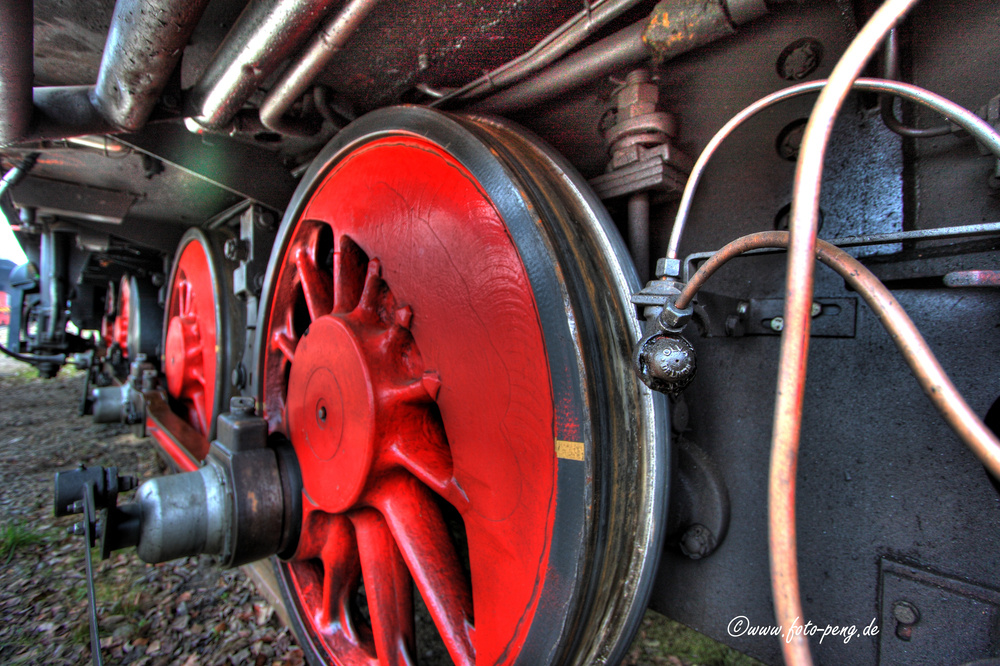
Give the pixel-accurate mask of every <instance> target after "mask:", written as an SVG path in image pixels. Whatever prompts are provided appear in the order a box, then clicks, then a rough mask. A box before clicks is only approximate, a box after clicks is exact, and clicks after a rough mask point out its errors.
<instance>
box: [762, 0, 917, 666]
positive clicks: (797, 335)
mask: <svg viewBox="0 0 1000 666" xmlns="http://www.w3.org/2000/svg"><path fill="white" fill-rule="evenodd" d="M917 2H918V0H886V1H885V2H884V3H883V4H882V6H881V7H879V8H878V9H877V10H876V11H875V13H874V14H873V15H872V17H871V19H869V20H868V22H867V23H866V24H865V26H864V27H863V28H862V29H861V30H860V32H858V35H857V36H856V37H855V38H854V40H853V41H851V43H850V45H849V46H848V47H847V50H846V51H845V52H844V55H843V56H841V58H840V60H839V61H838V62H837V65H836V66H835V67H834V68H833V72H832V73H831V74H830V78H829V80H828V81H827V84H826V86H824V87H823V91H822V92H821V93H820V94H819V98H818V99H817V100H816V105H815V106H814V107H813V111H812V113H811V114H810V115H809V122H808V123H807V124H806V130H805V134H804V136H803V137H802V146H801V148H800V149H799V159H798V163H797V164H796V167H795V184H794V187H793V195H792V211H791V214H790V216H789V228H790V231H791V237H790V241H789V251H788V269H787V272H786V275H785V313H784V320H785V328H784V331H783V332H782V336H781V351H780V355H779V358H778V385H777V388H776V390H775V393H776V397H775V405H774V426H773V427H772V430H771V465H770V473H769V477H768V484H767V485H768V492H767V495H768V552H769V553H770V560H771V589H772V592H773V596H774V609H775V616H776V619H777V621H778V624H779V625H781V626H782V628H783V629H785V631H786V632H787V633H786V635H785V641H784V642H783V643H782V652H783V653H784V657H785V662H786V663H788V664H792V665H801V666H807V665H808V666H811V665H812V655H811V654H810V652H809V640H808V638H807V637H806V636H805V635H804V632H802V631H797V632H795V633H794V635H793V633H792V629H793V627H794V625H795V623H796V622H803V621H804V620H803V619H802V618H803V614H802V600H801V597H800V594H799V568H798V560H797V556H796V548H797V547H796V536H795V473H796V470H797V467H798V456H799V437H800V435H801V427H802V404H803V401H804V399H805V383H806V366H807V360H808V354H809V327H810V324H811V313H812V301H813V269H814V264H815V254H816V232H817V229H818V226H819V223H818V220H819V195H820V184H821V181H822V178H823V158H824V156H825V155H826V147H827V144H828V143H829V141H830V134H831V133H832V131H833V124H834V121H836V119H837V114H838V113H839V112H840V108H841V106H842V105H843V103H844V100H845V99H846V98H847V94H848V93H849V92H850V91H851V88H852V86H853V84H854V80H855V79H856V78H858V75H859V74H860V73H861V70H862V69H863V68H864V66H865V65H866V64H867V63H868V61H869V59H871V56H872V54H873V53H874V52H875V51H876V50H877V49H878V47H879V44H881V42H882V40H883V39H884V38H885V35H886V33H887V32H889V30H890V29H892V27H893V26H894V25H895V24H896V23H897V22H898V21H899V20H900V19H901V18H902V17H903V16H904V15H905V14H906V12H908V11H909V10H910V9H911V8H912V7H913V6H914V5H915V4H917Z"/></svg>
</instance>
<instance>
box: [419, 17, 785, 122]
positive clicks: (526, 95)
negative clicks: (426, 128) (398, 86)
mask: <svg viewBox="0 0 1000 666" xmlns="http://www.w3.org/2000/svg"><path fill="white" fill-rule="evenodd" d="M731 8H735V9H736V11H735V12H732V11H731ZM766 11H767V7H766V5H764V3H763V2H759V1H758V0H728V1H725V0H705V1H704V2H697V3H692V2H689V1H687V0H663V1H661V2H659V3H658V4H657V5H656V7H655V8H654V9H653V13H652V14H651V15H650V16H649V17H648V18H647V19H645V20H642V21H639V22H638V23H635V24H633V25H631V26H629V27H627V28H625V29H624V30H620V31H619V32H616V33H615V34H613V35H611V36H609V37H606V38H604V39H602V40H601V41H599V42H597V43H595V44H592V45H590V46H588V47H586V48H584V49H582V50H580V51H578V52H577V53H574V54H573V55H570V56H567V57H566V58H565V59H563V60H562V61H560V62H558V63H556V64H554V65H552V66H551V67H549V68H548V69H545V70H542V71H541V73H539V74H537V75H535V76H533V77H532V78H530V79H527V80H525V81H522V82H521V83H519V84H517V85H515V86H512V87H510V88H508V89H507V90H504V91H503V92H500V93H497V94H496V95H493V96H492V97H487V98H486V99H484V100H482V101H480V102H477V103H476V104H473V105H472V107H471V109H472V110H473V111H479V112H483V113H501V114H502V113H510V112H513V111H518V110H520V109H524V108H526V107H529V106H535V105H537V104H542V103H544V102H548V101H550V100H552V99H554V98H556V97H558V96H559V95H562V94H563V93H566V92H568V91H570V90H573V89H574V88H577V87H579V86H581V85H583V84H585V83H587V82H589V81H592V80H594V79H597V78H600V77H601V76H604V75H607V74H610V73H611V72H614V71H615V70H618V69H622V68H625V67H632V66H635V65H637V64H638V63H640V62H642V61H644V60H646V59H647V58H649V57H650V56H653V57H654V58H655V59H656V61H657V62H663V61H664V60H669V59H670V58H674V57H676V56H679V55H681V54H683V53H687V52H688V51H691V50H693V49H695V48H698V47H699V46H704V45H705V44H709V43H711V42H714V41H715V40H717V39H719V38H720V37H725V36H727V35H731V34H733V33H734V32H735V25H734V23H733V21H732V19H731V18H730V16H731V15H735V16H738V17H739V19H740V21H749V20H751V19H753V18H757V17H758V16H761V15H763V14H764V13H766ZM576 43H579V42H575V43H573V44H569V45H568V46H566V45H565V44H563V43H559V46H558V48H556V49H555V56H554V57H552V60H555V58H556V57H558V56H559V55H562V54H563V53H565V52H567V51H568V50H569V49H570V48H572V46H573V45H575V44H576ZM564 46H565V47H566V48H565V49H564V50H559V49H563V47H564ZM530 53H531V52H529V54H530ZM526 55H527V54H526ZM541 57H543V58H548V57H549V56H548V54H544V55H543V56H541ZM527 64H531V63H530V61H529V63H526V65H527ZM541 64H542V65H544V64H547V63H546V61H545V60H542V61H541ZM532 66H533V64H532ZM536 69H537V68H536ZM520 71H521V70H520V69H518V70H515V72H520ZM460 90H461V89H460ZM448 98H449V96H445V97H444V98H442V99H440V100H436V101H435V102H434V103H433V105H435V106H436V105H438V104H441V103H443V102H444V101H445V100H446V99H448Z"/></svg>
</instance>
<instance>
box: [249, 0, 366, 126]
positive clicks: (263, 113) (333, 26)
mask: <svg viewBox="0 0 1000 666" xmlns="http://www.w3.org/2000/svg"><path fill="white" fill-rule="evenodd" d="M378 3H379V0H348V1H347V3H346V4H345V5H344V6H343V7H342V8H341V9H340V11H338V12H337V13H336V14H335V15H334V16H333V17H332V18H331V19H330V20H328V21H327V22H326V24H325V25H324V26H323V27H322V28H321V29H320V31H319V32H318V33H317V34H316V36H315V37H313V38H312V41H310V42H309V46H307V47H306V50H305V52H304V53H303V54H302V56H301V57H300V58H299V59H298V61H296V62H295V64H293V65H292V66H291V67H289V68H288V70H287V71H286V72H285V73H284V74H282V76H281V78H280V79H279V80H278V82H277V83H276V84H274V87H273V88H271V91H270V92H269V93H268V94H267V97H266V98H264V103H263V104H261V105H260V121H261V122H262V123H263V124H264V126H265V127H267V128H268V129H270V130H272V131H274V132H278V133H280V134H289V135H293V136H312V135H314V134H316V131H315V128H313V127H309V126H308V125H307V124H306V123H302V122H293V121H292V120H289V119H286V118H284V115H285V113H286V112H287V111H288V109H289V108H291V106H292V104H294V103H295V100H297V99H298V98H299V97H301V96H302V95H303V94H305V92H306V90H308V89H309V86H310V85H312V82H313V80H314V79H315V78H316V76H317V75H319V73H320V72H322V71H323V69H324V68H325V67H326V66H327V65H328V64H329V62H330V60H331V59H333V57H334V56H335V55H337V53H339V52H340V50H341V49H342V48H343V47H344V44H346V43H347V40H348V39H349V38H350V37H351V35H353V34H354V33H355V31H357V29H358V27H359V26H360V25H361V23H362V22H363V21H364V20H365V17H367V16H368V14H370V13H371V11H372V10H373V9H375V6H376V5H377V4H378Z"/></svg>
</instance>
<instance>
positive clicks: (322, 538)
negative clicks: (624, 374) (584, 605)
mask: <svg viewBox="0 0 1000 666" xmlns="http://www.w3.org/2000/svg"><path fill="white" fill-rule="evenodd" d="M276 280H277V282H276V287H275V289H274V291H273V294H274V296H273V297H272V302H271V303H270V311H269V316H268V321H267V327H268V328H267V330H266V337H265V340H266V344H267V348H266V351H265V356H264V367H263V368H262V372H263V376H262V382H263V387H264V395H263V398H264V411H265V417H266V418H267V419H268V421H269V424H270V426H271V429H272V430H277V431H279V432H281V433H283V434H285V435H286V436H287V437H288V438H289V439H290V440H291V442H292V444H293V446H294V448H295V452H296V454H297V456H298V459H299V463H300V465H301V468H302V476H303V484H304V497H303V500H304V501H303V504H304V510H303V514H304V515H303V529H302V535H301V540H300V544H299V548H298V551H297V552H296V554H295V556H294V558H293V559H292V561H291V562H290V564H289V565H288V566H289V567H290V572H291V577H292V581H293V583H294V588H295V591H296V593H297V594H298V597H299V605H300V610H301V614H302V616H303V622H306V623H310V624H311V626H312V630H313V632H314V633H315V634H316V635H317V636H318V637H319V640H320V642H321V643H322V644H323V646H324V647H325V649H326V651H327V653H328V656H329V658H330V659H331V661H333V662H335V663H338V664H372V663H380V664H396V663H410V662H409V661H408V660H410V659H412V652H411V650H412V644H413V611H412V599H411V589H412V588H411V580H412V581H414V582H415V583H416V588H417V590H418V591H419V593H420V594H421V596H422V597H423V599H424V601H425V603H426V605H427V607H428V609H429V610H430V614H431V616H432V618H433V619H434V622H435V624H436V626H437V627H438V630H439V632H440V633H441V635H442V638H443V639H444V642H445V644H446V645H447V647H448V650H449V653H450V655H451V657H452V659H453V660H454V661H455V663H457V664H472V663H479V664H498V663H510V662H512V661H513V660H514V658H515V657H516V656H517V654H518V652H519V650H520V648H521V645H522V644H523V641H524V638H525V635H526V633H527V629H528V627H529V626H530V625H531V623H532V620H533V619H534V615H535V612H536V610H537V608H536V607H537V603H538V593H539V590H541V589H542V587H543V585H544V584H545V578H546V571H547V563H548V555H549V548H550V544H551V536H552V525H553V518H554V512H555V496H554V488H555V483H556V480H555V474H556V459H555V452H554V446H553V440H554V438H555V411H556V410H555V407H554V405H553V396H552V388H551V386H550V380H549V368H548V359H547V355H546V352H545V345H544V340H543V337H542V331H541V326H540V323H539V319H538V314H537V308H536V304H535V301H534V296H533V292H532V290H531V286H530V283H529V281H528V277H527V274H526V271H525V268H524V265H523V264H522V262H521V259H520V257H519V255H518V252H517V249H516V248H515V246H514V244H513V242H512V241H511V238H510V236H509V235H508V233H507V230H506V227H505V225H504V222H503V220H502V218H501V216H500V214H499V213H498V211H497V210H496V208H495V207H494V206H493V204H492V203H491V202H490V200H489V199H488V197H487V196H486V194H485V193H484V191H483V189H482V188H481V187H480V185H479V184H478V183H477V182H476V180H475V178H474V177H473V176H472V175H471V173H469V171H468V170H466V169H465V168H464V167H463V166H462V165H461V164H459V163H458V162H457V161H456V160H455V159H454V158H453V157H451V156H450V155H449V154H448V153H447V152H446V151H445V150H443V149H442V148H441V147H439V146H437V145H435V144H432V143H430V142H428V141H426V140H424V139H420V138H416V137H398V136H397V137H392V138H384V139H379V140H374V141H371V142H369V143H367V144H365V145H363V146H361V147H359V148H358V149H356V150H354V151H353V152H352V153H350V154H348V155H347V156H345V157H344V158H343V159H342V160H341V161H340V162H339V163H338V164H337V165H336V166H334V167H333V169H332V170H331V171H330V172H329V173H328V174H326V175H325V176H324V177H323V178H322V181H321V182H320V183H319V184H318V186H317V188H316V190H315V192H314V194H313V197H312V199H311V200H310V202H309V203H308V205H307V206H306V208H305V209H304V211H303V214H302V215H301V217H300V219H299V220H298V222H297V223H296V225H295V227H294V228H293V229H292V230H291V231H290V238H289V241H288V244H287V246H286V249H285V251H284V254H283V258H282V259H281V263H280V266H279V270H278V275H277V278H276ZM444 504H447V505H450V506H451V507H453V508H454V511H451V510H450V509H449V510H447V511H442V509H441V506H443V505H444ZM456 514H457V516H456ZM448 516H453V517H452V518H448ZM457 517H460V521H457V520H456V518H457ZM456 522H460V523H461V526H456V524H455V523H456ZM462 527H464V530H463V529H462ZM463 532H464V533H463ZM465 552H467V559H466V557H465V556H461V555H460V554H459V553H465ZM361 581H363V583H364V591H365V598H366V599H367V605H368V611H369V615H370V617H371V621H370V622H367V621H365V620H364V619H363V618H361V616H360V615H359V613H358V612H357V610H356V606H357V602H356V596H357V593H358V588H359V582H361Z"/></svg>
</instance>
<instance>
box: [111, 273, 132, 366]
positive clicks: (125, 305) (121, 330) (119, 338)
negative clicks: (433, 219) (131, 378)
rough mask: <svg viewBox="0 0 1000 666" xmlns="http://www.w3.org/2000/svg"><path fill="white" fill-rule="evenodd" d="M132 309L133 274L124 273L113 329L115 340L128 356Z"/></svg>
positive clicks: (119, 287)
mask: <svg viewBox="0 0 1000 666" xmlns="http://www.w3.org/2000/svg"><path fill="white" fill-rule="evenodd" d="M131 310H132V288H131V276H129V275H123V276H122V280H121V283H120V284H119V286H118V313H117V314H116V315H115V320H114V324H112V331H113V333H114V342H116V343H118V346H119V347H120V348H121V350H122V355H123V356H125V357H126V358H128V326H129V313H130V312H131Z"/></svg>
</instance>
